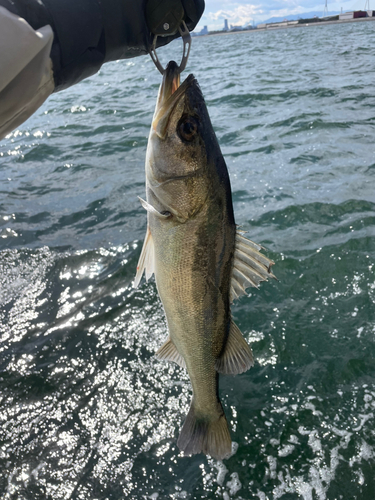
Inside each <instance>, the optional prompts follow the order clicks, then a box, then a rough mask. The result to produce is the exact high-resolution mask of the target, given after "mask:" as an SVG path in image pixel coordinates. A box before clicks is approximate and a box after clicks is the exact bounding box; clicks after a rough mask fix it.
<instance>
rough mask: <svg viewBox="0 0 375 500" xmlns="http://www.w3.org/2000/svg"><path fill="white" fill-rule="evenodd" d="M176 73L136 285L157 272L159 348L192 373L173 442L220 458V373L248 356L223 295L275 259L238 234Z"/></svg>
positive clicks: (220, 174)
mask: <svg viewBox="0 0 375 500" xmlns="http://www.w3.org/2000/svg"><path fill="white" fill-rule="evenodd" d="M178 80H179V78H178V75H177V71H176V68H175V66H174V64H173V63H170V64H169V66H168V68H167V70H166V73H165V74H164V78H163V83H162V86H161V88H160V91H159V98H158V102H157V106H156V110H155V114H154V119H153V123H152V128H151V132H150V137H149V142H148V148H147V155H146V192H147V201H143V200H141V201H142V204H143V206H144V207H145V208H146V210H147V218H148V227H147V234H146V238H145V242H144V246H143V249H142V253H141V257H140V260H139V264H138V271H137V276H136V280H135V286H137V285H138V283H139V281H140V279H141V276H142V273H143V271H145V274H146V279H148V278H149V277H150V276H151V274H152V273H154V274H155V279H156V285H157V289H158V292H159V295H160V298H161V301H162V303H163V307H164V311H165V315H166V318H167V324H168V330H169V338H168V339H167V341H166V342H165V344H164V345H163V346H162V347H161V348H160V349H159V351H158V352H157V356H158V357H159V358H160V359H167V360H169V361H175V362H176V363H178V364H179V365H180V366H183V367H186V369H187V371H188V373H189V377H190V380H191V384H192V388H193V399H192V403H191V407H190V411H189V413H188V415H187V418H186V420H185V423H184V426H183V428H182V430H181V433H180V437H179V439H178V446H179V447H180V449H181V450H183V451H184V452H185V454H194V453H200V452H203V453H207V454H209V455H211V456H213V457H214V458H217V459H222V458H224V457H226V456H228V455H229V454H230V452H231V438H230V434H229V429H228V425H227V421H226V418H225V414H224V411H223V408H222V405H221V402H220V399H219V395H218V373H219V372H222V373H228V374H237V373H242V372H243V371H246V370H247V369H248V368H250V366H252V364H253V357H252V353H251V349H250V347H249V346H248V345H247V343H246V342H245V340H244V339H243V337H242V335H241V332H240V331H239V329H238V328H237V327H236V325H235V324H234V323H233V321H232V319H231V312H230V303H231V300H233V299H234V298H236V297H237V296H239V295H240V294H241V293H244V292H245V288H246V287H247V286H250V285H251V286H258V284H259V282H260V281H262V280H265V279H267V277H268V276H269V275H271V276H273V275H272V274H271V273H270V266H271V265H272V264H273V262H272V261H270V260H269V259H267V258H266V257H264V256H263V255H262V254H260V253H259V250H260V247H259V246H258V245H256V244H255V243H252V242H250V241H249V240H247V239H246V238H244V237H243V236H241V235H239V234H238V233H237V232H236V225H235V221H234V215H233V206H232V196H231V188H230V182H229V176H228V171H227V167H226V165H225V161H224V158H223V156H222V154H221V151H220V147H219V144H218V142H217V139H216V136H215V133H214V131H213V128H212V125H211V122H210V118H209V115H208V112H207V108H206V105H205V102H204V99H203V96H202V93H201V90H200V88H199V85H198V83H197V81H196V80H195V78H194V77H193V76H192V75H190V76H189V77H188V78H187V79H186V80H185V81H184V82H183V84H182V85H181V86H178V83H176V82H177V81H178ZM259 256H261V257H259ZM259 259H260V260H259ZM236 263H237V264H236ZM241 266H242V268H241ZM250 275H251V276H250Z"/></svg>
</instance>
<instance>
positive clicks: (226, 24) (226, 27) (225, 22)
mask: <svg viewBox="0 0 375 500" xmlns="http://www.w3.org/2000/svg"><path fill="white" fill-rule="evenodd" d="M228 30H229V27H228V19H224V31H228Z"/></svg>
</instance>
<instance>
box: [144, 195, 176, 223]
mask: <svg viewBox="0 0 375 500" xmlns="http://www.w3.org/2000/svg"><path fill="white" fill-rule="evenodd" d="M138 199H139V201H140V202H141V205H142V207H143V208H144V209H145V210H147V212H149V213H150V214H154V215H156V217H160V218H161V219H168V217H170V216H171V215H172V214H171V212H168V210H164V211H163V212H159V211H158V210H156V208H155V207H153V206H152V205H150V204H149V203H148V202H147V201H145V200H142V198H140V197H139V196H138Z"/></svg>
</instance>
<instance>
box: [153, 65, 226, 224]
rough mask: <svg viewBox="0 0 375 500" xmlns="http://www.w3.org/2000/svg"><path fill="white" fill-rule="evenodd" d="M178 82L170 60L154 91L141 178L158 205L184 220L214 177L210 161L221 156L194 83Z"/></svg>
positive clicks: (197, 204) (188, 81) (201, 96)
mask: <svg viewBox="0 0 375 500" xmlns="http://www.w3.org/2000/svg"><path fill="white" fill-rule="evenodd" d="M179 83H180V82H179V72H178V67H177V65H176V63H174V62H173V61H172V62H170V63H169V64H168V66H167V69H166V71H165V73H164V76H163V82H162V84H161V86H160V90H159V96H158V100H157V104H156V109H155V113H154V118H153V121H152V127H151V132H150V137H149V143H148V148H147V159H146V176H147V181H148V185H149V187H150V188H151V190H152V191H153V193H154V194H155V195H156V197H157V198H158V199H159V201H160V203H161V205H163V207H165V209H168V210H169V211H171V212H172V213H173V208H174V209H175V210H179V211H180V216H181V217H185V218H188V217H189V215H191V214H192V213H194V212H196V211H197V210H198V209H199V207H200V206H201V205H202V204H203V203H204V201H205V199H206V198H207V196H208V191H209V189H210V186H211V188H212V184H213V182H212V180H213V178H214V177H215V175H214V174H215V172H214V171H215V168H216V167H215V157H216V156H220V157H221V152H220V148H219V145H218V143H217V140H216V136H215V133H214V131H213V128H212V125H211V121H210V118H209V115H208V111H207V108H206V104H205V101H204V98H203V95H202V92H201V89H200V87H199V85H198V82H197V80H196V79H195V77H194V76H193V75H189V76H188V77H187V78H186V80H185V81H184V82H183V83H182V84H181V85H179ZM221 158H222V157H221ZM177 200H178V203H179V207H177V206H176V202H177Z"/></svg>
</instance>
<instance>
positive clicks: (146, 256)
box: [133, 227, 155, 288]
mask: <svg viewBox="0 0 375 500" xmlns="http://www.w3.org/2000/svg"><path fill="white" fill-rule="evenodd" d="M154 268H155V255H154V241H153V239H152V235H151V231H150V228H149V227H147V231H146V236H145V240H144V242H143V247H142V252H141V255H140V257H139V260H138V265H137V274H136V275H135V280H134V285H133V286H134V288H137V286H138V285H139V282H140V281H141V279H142V274H143V271H145V276H146V281H148V280H149V279H150V278H151V276H152V275H153V273H154V270H155V269H154Z"/></svg>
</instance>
